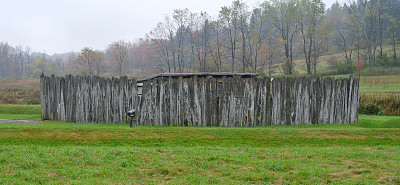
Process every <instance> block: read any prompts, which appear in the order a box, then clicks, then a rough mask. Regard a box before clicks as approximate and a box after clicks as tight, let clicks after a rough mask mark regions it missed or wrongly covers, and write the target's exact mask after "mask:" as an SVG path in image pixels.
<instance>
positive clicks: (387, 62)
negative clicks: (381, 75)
mask: <svg viewBox="0 0 400 185" xmlns="http://www.w3.org/2000/svg"><path fill="white" fill-rule="evenodd" d="M398 64H399V63H398V62H396V61H394V60H393V58H392V57H389V56H388V55H387V53H384V54H382V57H381V56H377V57H376V65H377V66H383V67H396V66H398Z"/></svg>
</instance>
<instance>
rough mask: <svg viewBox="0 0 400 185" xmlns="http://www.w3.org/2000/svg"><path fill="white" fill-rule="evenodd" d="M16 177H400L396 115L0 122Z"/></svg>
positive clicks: (127, 180)
mask: <svg viewBox="0 0 400 185" xmlns="http://www.w3.org/2000/svg"><path fill="white" fill-rule="evenodd" d="M3 108H4V107H3ZM3 110H4V109H3ZM16 113H19V112H18V111H17V112H16ZM0 114H2V116H3V117H2V118H1V119H6V118H7V117H11V118H12V116H11V115H12V114H10V113H9V112H8V113H7V114H3V113H2V112H0ZM33 115H35V114H33ZM14 116H16V117H18V116H19V115H18V114H15V115H14ZM23 116H26V115H22V116H21V117H23ZM36 116H39V118H40V115H36ZM14 183H16V184H21V183H23V184H25V183H30V184H40V183H53V184H131V183H133V184H149V183H150V184H160V183H171V184H249V183H251V184H271V183H275V184H284V183H306V184H320V183H334V184H376V183H387V184H398V183H400V117H384V116H365V115H361V116H360V121H359V122H357V123H355V124H350V125H312V126H274V127H259V128H210V127H208V128H207V127H205V128H204V127H203V128H194V127H191V128H187V127H186V128H185V127H143V126H139V127H138V128H135V129H132V128H129V126H128V125H108V124H91V123H85V124H78V123H64V122H55V121H48V122H44V123H36V124H18V123H14V124H9V123H7V124H6V123H0V184H14Z"/></svg>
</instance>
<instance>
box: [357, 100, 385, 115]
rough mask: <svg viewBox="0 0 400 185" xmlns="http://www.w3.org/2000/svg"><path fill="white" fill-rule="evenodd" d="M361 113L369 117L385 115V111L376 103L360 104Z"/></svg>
mask: <svg viewBox="0 0 400 185" xmlns="http://www.w3.org/2000/svg"><path fill="white" fill-rule="evenodd" d="M360 113H361V114H368V115H383V113H384V110H383V109H382V107H381V106H379V105H377V104H375V103H360Z"/></svg>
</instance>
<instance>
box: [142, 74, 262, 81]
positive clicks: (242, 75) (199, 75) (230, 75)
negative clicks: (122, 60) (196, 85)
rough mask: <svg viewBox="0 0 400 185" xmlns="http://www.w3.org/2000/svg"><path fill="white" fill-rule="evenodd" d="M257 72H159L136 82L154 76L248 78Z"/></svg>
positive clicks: (254, 75)
mask: <svg viewBox="0 0 400 185" xmlns="http://www.w3.org/2000/svg"><path fill="white" fill-rule="evenodd" d="M258 75H259V74H258V73H160V74H156V75H153V76H150V77H147V78H142V79H139V80H138V81H137V82H144V81H147V80H151V79H154V78H158V77H173V78H174V77H175V78H177V77H183V78H189V77H192V76H197V77H204V76H213V77H224V76H225V77H232V76H241V77H245V78H249V77H256V76H258Z"/></svg>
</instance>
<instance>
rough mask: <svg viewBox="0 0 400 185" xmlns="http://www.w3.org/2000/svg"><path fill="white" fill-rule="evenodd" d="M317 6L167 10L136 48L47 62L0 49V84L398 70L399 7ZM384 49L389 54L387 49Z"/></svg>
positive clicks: (382, 0)
mask: <svg viewBox="0 0 400 185" xmlns="http://www.w3.org/2000/svg"><path fill="white" fill-rule="evenodd" d="M325 6H326V5H325V4H324V3H323V2H322V1H321V0H270V1H264V2H262V3H260V4H259V5H257V6H255V7H249V6H248V5H247V4H246V3H245V2H243V1H240V0H235V1H233V2H232V4H231V5H230V6H225V7H221V9H220V12H219V15H218V16H217V17H211V16H210V15H209V14H207V12H200V13H194V12H191V11H189V10H188V9H177V10H174V11H173V13H172V15H171V16H165V17H164V20H163V21H161V22H159V23H158V24H157V25H156V26H155V28H154V29H153V30H152V31H151V32H149V33H148V34H146V37H145V38H141V39H139V40H138V41H136V42H126V41H122V40H121V41H116V42H113V43H111V44H110V45H108V46H107V48H106V49H105V50H104V51H96V50H93V49H91V48H90V47H85V48H83V49H82V50H81V51H80V52H78V53H68V54H64V55H56V56H55V55H53V56H48V55H45V54H37V53H36V54H35V53H32V52H31V51H30V49H29V48H26V49H22V47H20V46H17V47H15V48H14V47H12V46H9V45H8V44H7V43H0V70H1V71H0V72H1V74H0V77H2V78H6V77H13V78H24V77H29V76H38V74H39V73H41V72H44V73H54V74H66V73H74V74H81V75H104V74H106V75H107V74H108V75H125V74H134V75H136V76H146V75H149V74H152V73H159V72H169V73H182V72H258V73H265V74H266V75H272V74H273V73H276V72H279V73H284V74H288V75H291V74H293V73H295V72H296V70H297V68H298V67H297V68H296V63H295V62H294V61H295V60H297V59H303V61H304V66H305V67H304V68H305V71H306V72H307V74H309V75H311V74H316V73H317V72H318V63H319V62H320V61H321V56H323V55H326V54H332V53H343V58H340V59H335V60H333V59H332V60H330V61H329V62H330V63H331V66H332V67H335V66H339V65H341V64H342V63H344V64H349V66H350V67H354V66H355V65H354V64H355V63H356V62H358V61H363V62H364V63H366V64H367V66H368V69H369V70H373V69H374V67H376V66H399V63H400V62H399V59H398V57H397V52H396V50H397V44H398V42H399V40H400V38H399V37H400V26H399V25H400V24H399V23H400V11H398V10H400V0H348V1H347V2H346V3H344V4H339V3H334V4H333V5H332V6H331V7H330V8H328V9H326V7H325ZM388 46H390V49H387V48H388Z"/></svg>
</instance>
